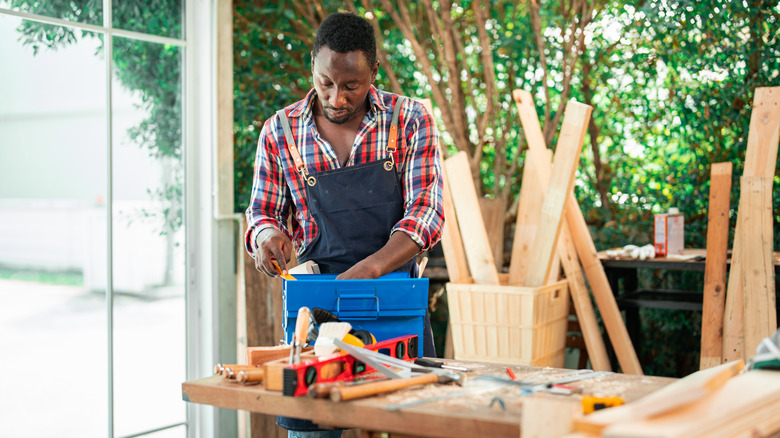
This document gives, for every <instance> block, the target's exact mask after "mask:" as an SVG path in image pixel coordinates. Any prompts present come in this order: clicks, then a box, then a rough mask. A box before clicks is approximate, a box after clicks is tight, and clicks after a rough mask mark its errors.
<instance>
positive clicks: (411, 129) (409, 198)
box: [391, 101, 444, 251]
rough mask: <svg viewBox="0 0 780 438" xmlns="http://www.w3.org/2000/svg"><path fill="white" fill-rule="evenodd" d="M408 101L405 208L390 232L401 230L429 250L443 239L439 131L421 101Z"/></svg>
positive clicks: (403, 172)
mask: <svg viewBox="0 0 780 438" xmlns="http://www.w3.org/2000/svg"><path fill="white" fill-rule="evenodd" d="M405 105H409V107H410V108H408V110H407V112H406V114H408V117H410V118H411V119H410V120H409V121H407V122H406V127H405V130H404V135H405V137H406V142H407V146H408V147H407V149H406V154H405V157H404V158H405V159H404V165H403V168H402V169H401V171H402V178H401V181H402V183H403V191H404V207H405V209H404V217H403V218H402V219H401V220H400V221H399V222H398V223H397V224H396V225H395V226H394V227H393V229H392V231H391V234H392V233H394V232H396V231H401V232H403V233H405V234H407V235H408V236H409V237H411V238H412V240H414V241H415V242H416V243H417V244H418V245H420V248H421V251H427V250H429V249H430V248H432V247H433V246H434V245H436V243H438V242H439V239H441V233H442V227H443V225H444V210H443V206H442V190H443V178H442V172H441V156H440V154H439V144H438V134H437V132H436V127H435V125H434V123H433V118H432V117H431V115H430V114H428V112H427V111H426V110H425V108H424V107H423V106H422V105H421V104H420V103H417V102H413V101H407V103H406V104H405Z"/></svg>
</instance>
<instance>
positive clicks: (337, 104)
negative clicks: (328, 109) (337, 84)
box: [330, 88, 347, 108]
mask: <svg viewBox="0 0 780 438" xmlns="http://www.w3.org/2000/svg"><path fill="white" fill-rule="evenodd" d="M346 104H347V96H346V93H344V90H339V89H338V88H337V89H336V90H335V91H334V92H333V94H331V96H330V106H332V107H333V108H341V107H343V106H344V105H346Z"/></svg>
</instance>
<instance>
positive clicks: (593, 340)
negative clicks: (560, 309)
mask: <svg viewBox="0 0 780 438" xmlns="http://www.w3.org/2000/svg"><path fill="white" fill-rule="evenodd" d="M558 254H559V255H560V259H561V264H562V265H563V270H564V272H565V273H566V279H567V280H569V291H570V292H571V300H572V303H574V310H575V312H576V313H577V321H578V322H579V325H580V331H581V332H582V339H583V340H584V341H585V348H586V349H587V351H588V358H589V359H590V363H591V367H592V368H593V369H594V370H596V371H612V364H610V362H609V357H608V356H607V348H606V346H605V345H604V338H603V337H602V336H601V329H600V328H599V324H598V322H597V321H596V312H595V311H594V310H593V302H592V301H591V300H590V293H589V292H588V286H587V285H586V284H585V277H584V276H583V274H582V268H581V267H580V262H579V259H578V258H577V248H575V246H574V242H573V241H572V239H571V234H570V233H569V227H564V228H563V229H562V230H561V236H560V241H559V246H558Z"/></svg>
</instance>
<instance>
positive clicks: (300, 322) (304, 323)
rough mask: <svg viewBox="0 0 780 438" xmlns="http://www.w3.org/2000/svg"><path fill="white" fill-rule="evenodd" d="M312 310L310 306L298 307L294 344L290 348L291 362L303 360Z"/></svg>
mask: <svg viewBox="0 0 780 438" xmlns="http://www.w3.org/2000/svg"><path fill="white" fill-rule="evenodd" d="M310 315H311V312H310V311H309V308H308V307H301V308H300V309H298V318H297V319H296V320H295V333H294V335H293V346H292V348H290V363H291V364H294V363H298V362H300V361H301V349H302V348H303V344H305V343H306V334H307V333H308V331H309V316H310Z"/></svg>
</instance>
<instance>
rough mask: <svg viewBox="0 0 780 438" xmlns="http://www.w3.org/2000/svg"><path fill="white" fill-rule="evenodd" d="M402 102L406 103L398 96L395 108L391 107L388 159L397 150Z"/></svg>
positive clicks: (404, 99) (403, 98)
mask: <svg viewBox="0 0 780 438" xmlns="http://www.w3.org/2000/svg"><path fill="white" fill-rule="evenodd" d="M404 101H406V96H398V99H397V100H396V101H395V107H393V119H392V121H391V122H390V137H389V139H388V141H387V151H388V152H390V157H393V154H394V153H395V150H396V149H397V146H396V142H397V141H398V117H399V116H400V114H401V106H402V105H403V104H404Z"/></svg>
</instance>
